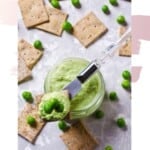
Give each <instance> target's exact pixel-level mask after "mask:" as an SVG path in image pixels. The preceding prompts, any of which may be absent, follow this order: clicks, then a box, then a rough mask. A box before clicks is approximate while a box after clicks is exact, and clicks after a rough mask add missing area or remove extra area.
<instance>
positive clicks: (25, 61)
mask: <svg viewBox="0 0 150 150" xmlns="http://www.w3.org/2000/svg"><path fill="white" fill-rule="evenodd" d="M18 53H19V55H18V83H22V82H24V81H27V80H29V79H30V78H31V70H32V68H33V67H34V66H35V64H36V63H37V62H38V61H39V59H40V58H41V57H42V55H43V52H42V51H40V50H38V49H35V48H34V47H33V46H32V45H31V44H30V43H28V42H27V41H25V40H23V39H22V40H20V41H19V43H18Z"/></svg>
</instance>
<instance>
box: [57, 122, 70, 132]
mask: <svg viewBox="0 0 150 150" xmlns="http://www.w3.org/2000/svg"><path fill="white" fill-rule="evenodd" d="M58 127H59V129H60V130H62V131H66V130H67V129H68V128H69V126H68V125H67V124H66V122H65V121H63V120H61V121H59V122H58Z"/></svg>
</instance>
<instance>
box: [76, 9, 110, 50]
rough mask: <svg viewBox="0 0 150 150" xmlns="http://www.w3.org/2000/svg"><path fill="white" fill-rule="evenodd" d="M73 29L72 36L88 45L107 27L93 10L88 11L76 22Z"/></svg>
mask: <svg viewBox="0 0 150 150" xmlns="http://www.w3.org/2000/svg"><path fill="white" fill-rule="evenodd" d="M73 30H74V31H73V34H74V36H75V37H76V38H77V39H78V40H79V41H80V42H81V44H83V45H84V46H85V47H88V46H89V45H90V44H92V43H93V42H94V41H96V40H97V39H98V38H99V37H101V36H102V35H103V34H104V33H105V32H106V31H107V28H106V26H105V25H104V24H103V23H102V22H101V21H100V20H99V19H98V18H97V17H96V16H95V14H94V13H93V12H90V13H89V14H88V15H87V16H85V17H84V18H82V19H81V20H80V21H79V22H77V23H76V25H75V26H74V28H73Z"/></svg>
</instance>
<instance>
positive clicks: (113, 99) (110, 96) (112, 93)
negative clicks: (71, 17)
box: [109, 91, 118, 101]
mask: <svg viewBox="0 0 150 150" xmlns="http://www.w3.org/2000/svg"><path fill="white" fill-rule="evenodd" d="M117 98H118V96H117V93H116V92H115V91H112V92H110V93H109V99H110V100H111V101H115V100H117Z"/></svg>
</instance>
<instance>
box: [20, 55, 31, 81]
mask: <svg viewBox="0 0 150 150" xmlns="http://www.w3.org/2000/svg"><path fill="white" fill-rule="evenodd" d="M30 78H31V70H30V69H29V68H28V67H27V66H26V64H25V61H24V60H23V58H22V57H21V56H20V55H19V56H18V83H22V82H24V81H27V80H29V79H30Z"/></svg>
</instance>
